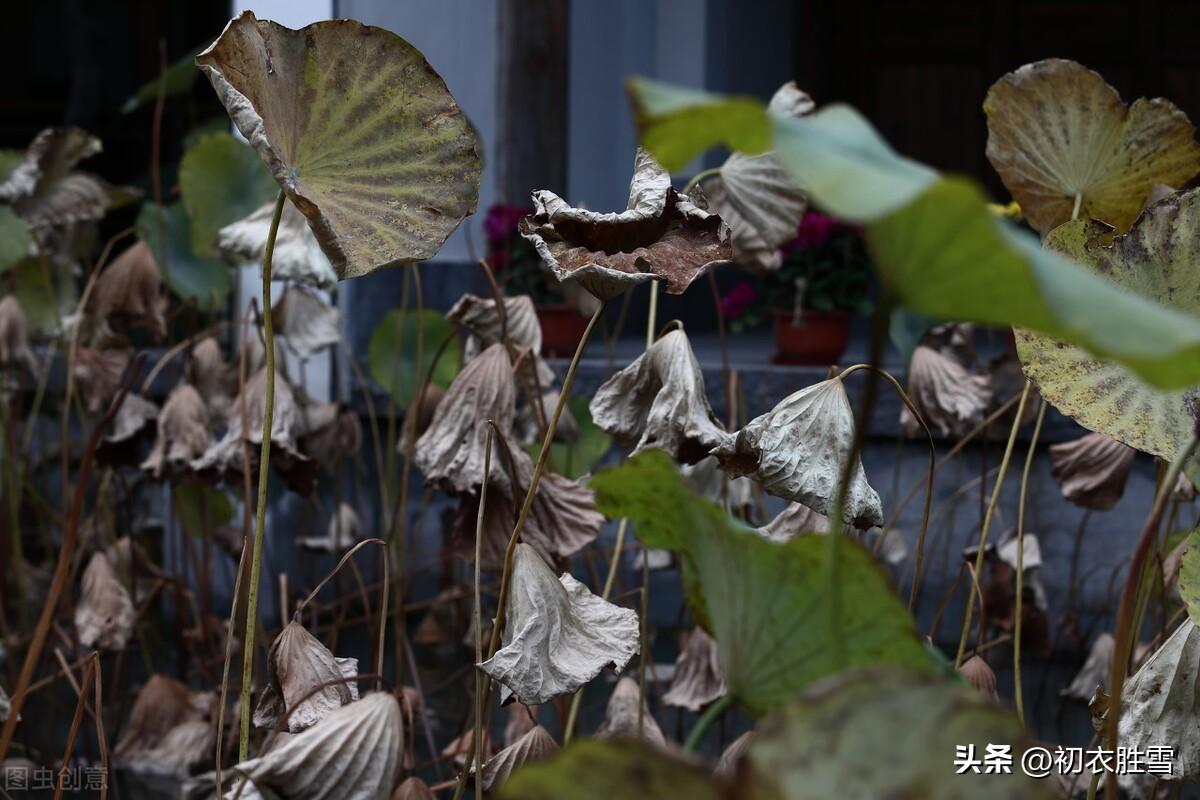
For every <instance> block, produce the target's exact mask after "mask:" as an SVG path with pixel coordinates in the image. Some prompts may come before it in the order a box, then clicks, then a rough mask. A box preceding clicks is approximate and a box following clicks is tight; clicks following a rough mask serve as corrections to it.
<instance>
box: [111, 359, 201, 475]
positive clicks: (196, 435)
mask: <svg viewBox="0 0 1200 800" xmlns="http://www.w3.org/2000/svg"><path fill="white" fill-rule="evenodd" d="M126 402H129V401H128V399H126ZM208 423H209V420H208V408H207V407H205V405H204V399H203V398H201V397H200V393H199V392H197V391H196V389H195V387H193V386H192V385H191V384H190V383H180V384H179V385H178V386H176V387H175V388H174V389H172V390H171V394H170V395H168V396H167V402H166V403H164V404H163V407H162V411H160V412H159V415H158V435H157V437H156V438H155V440H154V448H153V449H152V450H151V451H150V455H149V456H148V457H147V458H146V460H145V461H143V462H142V469H144V470H146V471H147V472H149V473H150V474H152V475H153V476H154V477H155V478H161V477H163V475H164V473H166V474H171V473H175V472H180V471H184V470H186V469H188V468H189V466H190V465H191V463H192V461H194V460H195V459H197V458H200V457H201V456H202V455H203V454H204V452H205V451H206V450H207V449H208V448H209V445H211V444H212V434H211V433H209V429H208Z"/></svg>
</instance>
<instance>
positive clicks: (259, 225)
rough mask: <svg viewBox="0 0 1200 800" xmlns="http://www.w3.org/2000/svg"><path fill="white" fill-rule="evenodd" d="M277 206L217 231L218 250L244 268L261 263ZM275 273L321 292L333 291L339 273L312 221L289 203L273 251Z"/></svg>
mask: <svg viewBox="0 0 1200 800" xmlns="http://www.w3.org/2000/svg"><path fill="white" fill-rule="evenodd" d="M274 215H275V204H274V203H267V204H266V205H263V206H260V207H259V208H258V209H257V210H255V211H254V212H253V213H252V214H250V216H248V217H246V218H245V219H241V220H238V221H237V222H233V223H230V224H229V225H226V226H225V227H224V228H221V230H220V231H218V232H217V250H218V251H220V253H221V257H222V258H224V259H225V260H226V261H227V262H229V263H231V264H234V265H235V266H240V265H242V264H245V263H247V262H250V263H261V262H262V258H263V252H264V251H265V250H266V248H267V236H268V234H269V233H270V230H271V218H272V217H273V216H274ZM271 274H272V275H273V276H275V277H277V278H279V279H280V280H289V281H295V282H296V283H300V284H304V285H307V286H315V287H317V288H318V289H332V288H333V287H334V285H335V284H337V273H335V272H334V271H333V265H332V264H330V263H329V258H328V257H326V255H325V253H324V252H323V251H322V250H321V245H320V244H318V243H317V237H315V236H313V232H312V229H310V228H309V227H308V220H306V219H305V217H304V215H303V214H301V213H300V212H299V211H297V210H296V207H295V206H293V205H292V204H291V203H285V204H284V206H283V214H282V215H281V216H280V218H279V229H278V230H277V231H276V232H275V249H274V250H273V251H272V252H271Z"/></svg>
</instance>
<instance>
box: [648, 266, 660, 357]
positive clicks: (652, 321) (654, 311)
mask: <svg viewBox="0 0 1200 800" xmlns="http://www.w3.org/2000/svg"><path fill="white" fill-rule="evenodd" d="M657 320H658V281H650V310H649V311H647V312H646V349H647V350H649V349H650V347H651V345H653V344H654V326H655V325H656V324H657Z"/></svg>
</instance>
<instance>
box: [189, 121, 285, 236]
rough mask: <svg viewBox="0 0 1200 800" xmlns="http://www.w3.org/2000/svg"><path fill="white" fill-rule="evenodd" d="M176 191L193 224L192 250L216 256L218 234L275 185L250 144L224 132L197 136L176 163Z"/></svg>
mask: <svg viewBox="0 0 1200 800" xmlns="http://www.w3.org/2000/svg"><path fill="white" fill-rule="evenodd" d="M179 191H180V193H181V194H182V195H183V207H184V208H186V209H187V213H188V219H189V222H190V225H191V237H192V252H193V253H195V254H196V255H198V256H200V257H202V258H216V257H217V255H218V254H217V232H218V231H220V230H221V228H224V227H225V226H226V225H229V224H230V223H232V222H237V221H238V220H240V219H242V218H244V217H248V216H250V215H251V214H252V213H254V211H256V210H257V209H258V207H259V206H261V205H263V204H264V203H267V202H270V200H271V198H273V197H275V195H276V194H277V193H278V191H279V189H278V187H277V186H276V185H275V181H274V179H272V178H271V173H269V172H267V168H266V167H265V166H263V163H262V159H260V158H259V157H258V156H257V155H256V154H255V152H254V150H253V149H251V148H250V147H249V146H248V145H246V144H243V143H242V142H240V141H238V140H237V139H236V138H235V137H234V136H233V134H231V133H229V132H227V131H220V132H216V133H209V134H206V135H204V136H201V137H200V138H199V139H197V140H196V142H195V144H193V145H192V146H191V147H189V148H188V149H187V150H186V151H185V152H184V154H183V158H182V159H181V160H180V162H179Z"/></svg>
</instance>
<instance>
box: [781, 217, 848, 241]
mask: <svg viewBox="0 0 1200 800" xmlns="http://www.w3.org/2000/svg"><path fill="white" fill-rule="evenodd" d="M838 225H839V223H838V221H837V220H836V219H834V218H833V217H831V216H829V215H828V214H822V213H821V212H819V211H807V212H805V214H804V217H803V218H802V219H801V220H800V226H799V227H798V228H797V229H796V238H794V239H792V241H790V242H788V244H787V245H786V249H787V250H794V249H796V248H800V247H802V248H806V249H807V248H816V247H821V246H822V245H824V244H825V243H826V242H828V241H829V237H830V236H831V235H833V232H834V230H835V229H837V227H838Z"/></svg>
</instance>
